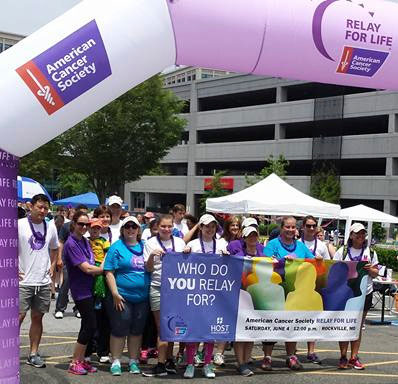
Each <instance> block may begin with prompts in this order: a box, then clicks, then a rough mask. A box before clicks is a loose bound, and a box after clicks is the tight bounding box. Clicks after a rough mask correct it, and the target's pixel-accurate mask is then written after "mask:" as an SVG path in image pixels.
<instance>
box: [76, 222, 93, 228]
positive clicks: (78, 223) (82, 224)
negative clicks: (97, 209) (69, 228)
mask: <svg viewBox="0 0 398 384" xmlns="http://www.w3.org/2000/svg"><path fill="white" fill-rule="evenodd" d="M76 225H78V226H79V227H81V228H83V227H90V223H83V222H77V223H76Z"/></svg>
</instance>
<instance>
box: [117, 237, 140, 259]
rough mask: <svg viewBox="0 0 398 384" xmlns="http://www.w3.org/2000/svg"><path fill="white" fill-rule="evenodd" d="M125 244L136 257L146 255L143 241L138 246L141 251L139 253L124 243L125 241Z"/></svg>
mask: <svg viewBox="0 0 398 384" xmlns="http://www.w3.org/2000/svg"><path fill="white" fill-rule="evenodd" d="M122 241H123V240H122ZM123 244H124V245H125V247H126V248H127V249H128V250H129V251H130V252H131V253H132V254H133V255H135V256H142V254H143V253H144V246H143V244H142V241H139V242H138V245H139V246H140V250H139V251H138V252H137V251H135V250H134V249H133V248H132V247H131V246H130V245H127V244H126V243H125V242H124V241H123Z"/></svg>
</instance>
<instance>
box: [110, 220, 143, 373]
mask: <svg viewBox="0 0 398 384" xmlns="http://www.w3.org/2000/svg"><path fill="white" fill-rule="evenodd" d="M104 271H105V274H106V281H107V283H108V287H109V291H110V293H111V295H112V298H113V302H112V303H108V308H107V310H108V315H109V320H110V324H111V338H110V349H111V354H112V357H113V362H112V366H111V368H110V372H111V374H112V375H113V376H119V375H121V373H122V368H121V363H120V359H121V356H122V352H123V348H124V345H125V340H126V337H127V340H128V342H127V345H128V353H129V358H130V361H129V372H130V373H133V374H139V373H141V371H140V369H139V367H138V357H139V351H140V347H141V341H142V334H143V331H144V327H145V323H146V318H147V316H148V312H149V303H148V296H149V282H150V275H149V273H148V272H147V271H146V270H145V266H144V243H143V241H142V240H141V226H140V223H139V221H138V220H137V218H136V217H134V216H128V217H126V218H125V219H124V220H123V221H122V222H121V228H120V239H119V240H117V241H116V242H114V243H113V244H112V246H111V247H110V249H109V251H108V253H107V255H106V258H105V264H104ZM112 304H113V305H112Z"/></svg>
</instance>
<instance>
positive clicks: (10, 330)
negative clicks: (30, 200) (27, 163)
mask: <svg viewBox="0 0 398 384" xmlns="http://www.w3.org/2000/svg"><path fill="white" fill-rule="evenodd" d="M18 164H19V161H18V158H17V157H15V156H13V155H10V154H9V153H7V152H5V151H2V150H1V149H0V384H17V383H19V320H18V300H19V299H18V217H17V212H18V210H17V173H18Z"/></svg>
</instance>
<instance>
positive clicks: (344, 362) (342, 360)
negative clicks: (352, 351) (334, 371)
mask: <svg viewBox="0 0 398 384" xmlns="http://www.w3.org/2000/svg"><path fill="white" fill-rule="evenodd" d="M348 368H351V367H350V366H349V365H348V360H347V358H346V357H345V356H342V357H340V360H339V369H348Z"/></svg>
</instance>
